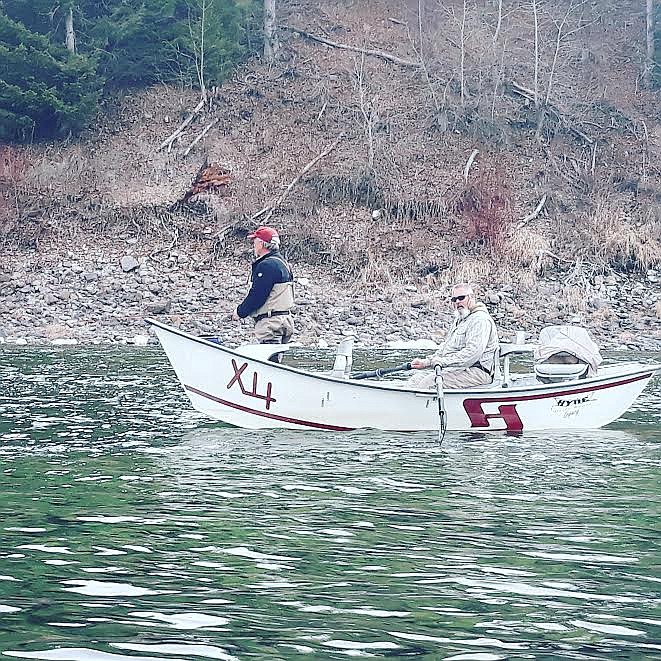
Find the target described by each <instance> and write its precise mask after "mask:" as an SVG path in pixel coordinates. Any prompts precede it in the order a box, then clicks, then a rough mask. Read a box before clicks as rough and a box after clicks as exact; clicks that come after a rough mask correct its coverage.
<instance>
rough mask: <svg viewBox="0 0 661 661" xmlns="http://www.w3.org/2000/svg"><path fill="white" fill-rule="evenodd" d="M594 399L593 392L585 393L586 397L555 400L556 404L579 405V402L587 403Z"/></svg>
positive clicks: (561, 405)
mask: <svg viewBox="0 0 661 661" xmlns="http://www.w3.org/2000/svg"><path fill="white" fill-rule="evenodd" d="M591 401H592V393H589V394H587V395H585V396H584V397H577V398H576V399H560V398H558V399H557V400H556V401H555V405H556V406H560V407H563V406H577V405H578V404H585V403H587V402H591Z"/></svg>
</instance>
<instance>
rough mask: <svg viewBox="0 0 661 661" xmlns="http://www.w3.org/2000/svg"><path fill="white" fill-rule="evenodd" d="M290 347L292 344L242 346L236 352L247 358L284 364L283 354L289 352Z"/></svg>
mask: <svg viewBox="0 0 661 661" xmlns="http://www.w3.org/2000/svg"><path fill="white" fill-rule="evenodd" d="M290 346H291V345H290V344H242V345H241V346H240V347H237V348H236V349H235V351H236V352H237V353H240V354H241V355H242V356H245V357H246V358H256V359H257V360H268V361H270V362H272V363H280V362H282V354H283V353H284V352H285V351H289V348H290Z"/></svg>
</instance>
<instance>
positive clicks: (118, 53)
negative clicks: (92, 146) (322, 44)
mask: <svg viewBox="0 0 661 661" xmlns="http://www.w3.org/2000/svg"><path fill="white" fill-rule="evenodd" d="M256 4H257V0H105V2H98V0H80V1H79V2H76V3H75V4H73V2H72V0H63V1H62V2H60V3H53V2H52V1H51V0H0V139H4V140H30V139H34V138H36V139H39V138H47V137H57V136H62V135H66V134H67V133H68V132H70V131H72V132H75V131H78V130H79V129H81V128H82V127H84V126H85V124H86V123H87V122H88V121H89V120H90V118H91V117H92V116H93V114H94V112H95V111H96V108H97V105H98V100H99V97H100V93H101V90H104V89H105V90H106V91H108V90H110V89H113V88H117V87H126V86H136V85H148V84H152V83H155V82H164V83H178V84H180V85H183V86H198V85H199V84H200V83H201V75H202V78H203V80H204V83H205V85H206V86H207V87H209V86H211V85H215V84H219V83H220V82H221V81H222V80H223V79H224V78H225V77H226V76H227V75H228V74H229V72H230V71H231V69H232V67H233V66H234V65H235V63H236V62H238V61H239V60H240V59H241V58H242V57H244V56H245V54H246V52H247V47H246V25H247V22H248V21H249V19H250V16H251V13H252V11H253V9H254V8H255V6H256ZM69 8H72V9H73V19H74V30H75V34H76V50H77V52H76V54H75V55H74V54H72V53H68V52H67V51H66V49H65V48H64V45H63V44H64V40H65V34H64V33H65V27H64V22H65V15H66V13H67V12H68V11H69ZM202 62H203V63H204V66H203V69H202V71H201V64H202Z"/></svg>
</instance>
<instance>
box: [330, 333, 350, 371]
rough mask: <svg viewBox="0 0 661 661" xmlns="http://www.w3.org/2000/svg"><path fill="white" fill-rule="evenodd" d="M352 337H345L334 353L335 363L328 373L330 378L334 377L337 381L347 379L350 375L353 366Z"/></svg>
mask: <svg viewBox="0 0 661 661" xmlns="http://www.w3.org/2000/svg"><path fill="white" fill-rule="evenodd" d="M354 339H355V338H353V337H347V338H346V339H344V340H342V342H340V344H339V345H338V347H337V351H336V353H335V362H334V363H333V369H332V371H331V373H330V375H331V376H334V377H336V378H339V379H348V378H349V375H350V374H351V366H352V364H353V342H354Z"/></svg>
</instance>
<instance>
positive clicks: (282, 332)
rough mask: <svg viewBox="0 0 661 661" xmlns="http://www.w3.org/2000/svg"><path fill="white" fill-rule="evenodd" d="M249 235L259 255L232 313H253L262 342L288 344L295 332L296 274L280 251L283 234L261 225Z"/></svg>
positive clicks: (238, 314) (246, 315)
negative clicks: (241, 298) (249, 284)
mask: <svg viewBox="0 0 661 661" xmlns="http://www.w3.org/2000/svg"><path fill="white" fill-rule="evenodd" d="M248 238H249V239H252V245H253V251H254V253H255V257H256V259H255V261H254V262H253V264H252V275H251V287H250V291H249V292H248V294H247V296H246V297H245V299H244V300H243V302H242V303H241V304H240V305H239V306H238V307H237V308H236V311H235V312H234V315H233V317H234V318H235V319H236V320H239V319H245V318H246V317H252V318H253V319H254V320H255V336H256V337H257V340H259V342H260V343H261V344H280V343H282V344H286V343H287V342H289V340H290V339H291V337H292V335H293V334H294V320H293V318H292V316H291V309H292V307H293V306H294V276H293V274H292V272H291V269H290V268H289V264H287V262H286V261H285V260H284V258H283V257H282V255H281V254H280V237H279V236H278V232H277V231H276V230H275V229H273V228H272V227H258V228H257V229H256V230H255V231H254V232H252V233H250V234H248Z"/></svg>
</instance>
